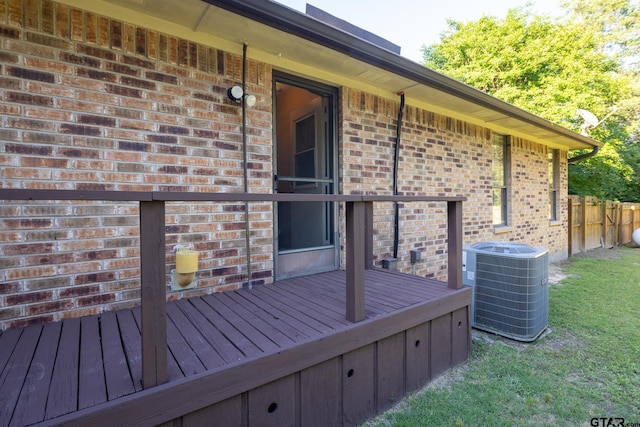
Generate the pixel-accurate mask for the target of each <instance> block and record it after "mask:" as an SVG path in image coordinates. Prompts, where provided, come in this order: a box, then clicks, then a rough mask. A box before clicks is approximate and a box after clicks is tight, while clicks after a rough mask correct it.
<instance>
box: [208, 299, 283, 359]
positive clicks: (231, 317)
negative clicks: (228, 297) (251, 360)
mask: <svg viewBox="0 0 640 427" xmlns="http://www.w3.org/2000/svg"><path fill="white" fill-rule="evenodd" d="M202 300H203V301H204V302H205V303H207V304H208V305H209V306H210V307H211V308H212V309H214V310H215V311H217V312H218V313H219V314H220V316H222V317H223V318H224V319H226V320H227V321H228V322H229V323H231V324H232V325H234V326H235V327H236V328H237V329H238V331H240V332H242V334H244V336H245V337H247V339H249V340H250V341H251V342H252V343H254V344H255V345H256V346H257V347H258V348H259V349H260V350H262V351H263V352H265V351H273V350H276V349H277V348H278V346H277V345H276V344H275V343H274V342H273V341H271V340H270V339H269V338H268V337H267V336H265V335H263V334H262V333H260V331H259V330H258V329H256V328H255V327H254V325H252V324H251V323H249V322H247V321H246V319H245V318H243V317H242V316H239V315H238V314H237V313H236V312H235V311H233V310H231V309H230V308H229V307H227V306H226V305H225V304H223V303H222V302H221V301H220V299H218V298H215V296H213V295H206V296H203V297H202Z"/></svg>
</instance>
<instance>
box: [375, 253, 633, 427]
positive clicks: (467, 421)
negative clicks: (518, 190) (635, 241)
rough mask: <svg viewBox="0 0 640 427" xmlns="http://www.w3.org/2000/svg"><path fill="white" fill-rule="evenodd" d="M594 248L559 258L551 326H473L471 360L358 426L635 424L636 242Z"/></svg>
mask: <svg viewBox="0 0 640 427" xmlns="http://www.w3.org/2000/svg"><path fill="white" fill-rule="evenodd" d="M597 252H598V253H601V254H605V255H606V257H603V258H592V257H590V256H582V257H575V258H571V259H570V260H569V261H567V262H564V263H563V264H562V265H561V268H562V270H563V272H564V273H565V274H566V275H567V276H568V277H567V278H565V279H564V280H563V281H562V282H560V284H558V285H552V287H551V289H550V294H549V328H550V329H551V332H550V333H548V334H546V335H545V336H544V337H542V338H541V339H538V340H537V341H536V342H534V343H531V344H525V343H519V342H516V341H510V340H507V339H502V338H498V337H495V336H493V335H489V334H484V333H483V334H478V333H476V334H474V335H476V338H475V339H474V340H473V350H472V355H471V358H470V360H469V362H467V363H466V364H465V365H463V366H462V367H459V368H456V369H454V370H453V371H452V372H450V373H448V374H445V376H444V377H442V378H440V379H437V380H436V381H434V383H433V384H432V385H430V386H428V387H427V388H425V389H424V390H422V391H421V392H419V393H416V394H414V395H412V396H409V397H408V398H406V399H405V400H404V401H402V402H401V403H400V404H399V405H398V406H397V407H396V408H393V409H392V410H390V411H389V412H387V413H385V414H382V415H381V416H379V417H377V418H375V419H373V420H371V421H369V422H368V423H367V424H366V425H367V426H389V425H391V426H412V427H413V426H527V425H532V426H539V425H558V426H561V425H562V426H564V425H583V426H590V425H599V426H604V425H607V424H609V425H620V421H619V420H609V419H607V420H597V424H595V422H596V421H593V422H592V418H603V417H604V418H624V421H625V425H627V426H628V425H630V424H634V423H640V249H637V248H635V249H633V248H625V247H621V248H616V249H612V250H609V251H604V250H601V251H597ZM638 425H640V424H638Z"/></svg>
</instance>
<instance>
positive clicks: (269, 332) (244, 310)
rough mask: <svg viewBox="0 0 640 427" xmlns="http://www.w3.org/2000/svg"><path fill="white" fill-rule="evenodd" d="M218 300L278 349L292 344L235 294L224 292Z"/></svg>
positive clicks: (289, 339)
mask: <svg viewBox="0 0 640 427" xmlns="http://www.w3.org/2000/svg"><path fill="white" fill-rule="evenodd" d="M218 300H219V301H221V302H223V303H224V304H225V305H226V306H227V307H229V309H231V310H233V311H234V312H235V313H237V314H238V315H239V316H242V317H244V318H245V319H246V320H247V321H248V322H249V323H251V324H252V325H253V326H254V327H255V328H256V329H258V330H259V331H260V332H262V333H263V334H264V335H265V336H267V337H269V339H271V340H272V341H273V342H274V343H275V344H276V345H277V346H278V347H286V346H288V345H291V344H292V343H293V340H292V339H291V338H290V337H288V336H287V335H285V334H284V333H282V332H281V331H280V330H279V329H277V328H276V327H274V326H273V325H271V324H270V323H267V322H265V321H264V320H263V319H262V318H261V317H259V316H258V315H257V311H256V309H255V307H254V306H252V305H249V304H248V303H247V301H246V300H244V299H243V298H238V297H237V295H236V292H225V293H222V294H220V295H219V296H218Z"/></svg>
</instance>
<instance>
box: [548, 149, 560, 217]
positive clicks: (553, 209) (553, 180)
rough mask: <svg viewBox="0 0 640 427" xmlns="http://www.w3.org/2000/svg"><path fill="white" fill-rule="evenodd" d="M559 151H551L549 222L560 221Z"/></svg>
mask: <svg viewBox="0 0 640 427" xmlns="http://www.w3.org/2000/svg"><path fill="white" fill-rule="evenodd" d="M559 168H560V167H559V159H558V150H554V149H549V220H551V221H556V220H557V219H558V181H559Z"/></svg>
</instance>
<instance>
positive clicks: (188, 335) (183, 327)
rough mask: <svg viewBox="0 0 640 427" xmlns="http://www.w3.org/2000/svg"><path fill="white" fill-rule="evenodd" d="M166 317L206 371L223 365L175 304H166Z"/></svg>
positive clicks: (221, 359) (220, 358) (198, 331)
mask: <svg viewBox="0 0 640 427" xmlns="http://www.w3.org/2000/svg"><path fill="white" fill-rule="evenodd" d="M167 316H168V317H169V318H171V321H173V323H174V324H175V325H176V329H177V330H178V331H179V332H180V334H181V336H182V338H183V339H184V341H185V342H186V343H187V344H189V347H191V349H192V350H193V352H194V353H195V355H196V356H197V358H198V360H199V361H200V363H202V364H203V365H204V367H205V368H206V369H213V368H217V367H218V366H222V365H224V364H225V361H224V359H223V358H222V357H221V356H220V355H219V354H218V352H216V351H215V350H214V348H213V347H212V346H211V344H210V343H209V341H207V340H206V339H205V337H203V336H202V334H201V333H200V330H198V328H196V326H195V325H194V324H193V323H191V322H190V321H189V319H187V317H186V316H185V315H184V313H183V312H182V311H181V310H180V309H179V308H178V306H177V305H176V304H175V303H173V302H172V303H169V304H167ZM193 363H195V361H194V362H193Z"/></svg>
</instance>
